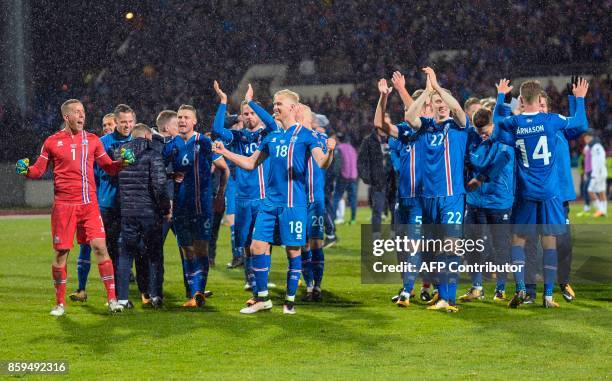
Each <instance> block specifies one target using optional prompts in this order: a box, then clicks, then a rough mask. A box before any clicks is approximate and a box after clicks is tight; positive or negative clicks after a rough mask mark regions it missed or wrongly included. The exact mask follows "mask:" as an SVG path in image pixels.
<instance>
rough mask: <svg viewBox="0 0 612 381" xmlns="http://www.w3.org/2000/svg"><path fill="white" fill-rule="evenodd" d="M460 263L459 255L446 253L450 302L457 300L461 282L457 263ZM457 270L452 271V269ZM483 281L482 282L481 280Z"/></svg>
mask: <svg viewBox="0 0 612 381" xmlns="http://www.w3.org/2000/svg"><path fill="white" fill-rule="evenodd" d="M458 264H459V256H457V255H454V254H447V255H446V271H447V273H448V276H447V277H448V278H447V279H448V280H447V281H448V286H447V292H446V293H447V295H446V296H447V298H448V299H446V300H447V301H448V302H449V303H453V304H454V303H456V302H457V283H459V273H458V272H457V265H458ZM451 268H452V269H453V270H455V271H451V270H450V269H451ZM481 283H482V282H481Z"/></svg>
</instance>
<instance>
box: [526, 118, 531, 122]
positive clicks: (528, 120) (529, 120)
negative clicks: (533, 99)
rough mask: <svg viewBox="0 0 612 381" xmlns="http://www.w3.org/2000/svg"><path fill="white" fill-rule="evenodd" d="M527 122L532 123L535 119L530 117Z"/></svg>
mask: <svg viewBox="0 0 612 381" xmlns="http://www.w3.org/2000/svg"><path fill="white" fill-rule="evenodd" d="M525 122H527V123H531V122H533V119H531V118H529V119H527V120H525Z"/></svg>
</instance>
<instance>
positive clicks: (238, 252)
mask: <svg viewBox="0 0 612 381" xmlns="http://www.w3.org/2000/svg"><path fill="white" fill-rule="evenodd" d="M235 226H236V225H232V226H230V235H231V238H230V242H231V243H232V257H233V258H240V257H242V256H243V255H244V249H243V248H242V247H236V241H235V239H236V238H235V237H236V233H235V231H234V227H235Z"/></svg>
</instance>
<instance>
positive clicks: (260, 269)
mask: <svg viewBox="0 0 612 381" xmlns="http://www.w3.org/2000/svg"><path fill="white" fill-rule="evenodd" d="M252 258H253V259H252V263H253V273H254V275H255V283H256V285H257V296H258V297H260V298H265V297H267V296H268V274H269V272H270V263H271V262H272V261H271V259H270V256H269V255H266V254H256V255H254V256H253V257H252ZM298 258H299V257H298ZM300 260H301V258H300Z"/></svg>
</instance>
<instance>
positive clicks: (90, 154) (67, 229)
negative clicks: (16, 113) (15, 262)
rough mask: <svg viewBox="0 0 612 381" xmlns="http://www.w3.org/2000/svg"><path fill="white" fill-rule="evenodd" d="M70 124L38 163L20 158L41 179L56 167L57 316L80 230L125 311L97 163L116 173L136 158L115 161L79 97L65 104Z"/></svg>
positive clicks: (24, 171)
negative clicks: (90, 127) (88, 127)
mask: <svg viewBox="0 0 612 381" xmlns="http://www.w3.org/2000/svg"><path fill="white" fill-rule="evenodd" d="M61 113H62V118H63V119H64V128H63V129H62V130H61V131H59V132H57V133H55V134H53V135H51V136H50V137H48V138H47V140H45V142H44V144H43V148H42V151H41V153H40V156H39V157H38V159H37V160H36V163H35V164H34V165H32V166H30V165H29V160H28V159H21V160H19V161H18V162H17V165H16V171H17V174H20V175H25V176H26V177H28V178H30V179H38V178H40V177H42V175H43V174H44V173H45V172H46V170H47V166H48V165H49V164H51V166H52V168H53V186H54V202H53V209H52V212H51V235H52V237H53V248H54V249H55V259H54V261H53V264H52V266H51V269H52V274H53V282H54V284H55V298H56V301H57V305H56V306H55V307H54V308H53V310H51V315H53V316H62V315H64V304H65V296H66V260H67V258H68V253H69V252H70V249H72V246H73V240H74V234H75V232H76V234H77V241H78V243H89V244H90V245H91V248H92V249H93V251H94V253H95V255H96V257H97V259H98V269H99V271H100V277H101V278H102V282H103V283H104V287H105V288H106V292H107V296H108V309H109V310H110V311H111V312H119V311H121V310H122V309H123V307H122V306H121V305H120V304H119V303H118V302H117V299H116V297H115V278H114V274H113V264H112V262H111V259H110V257H109V255H108V251H107V249H106V241H105V238H106V236H105V233H104V226H103V224H102V217H101V216H100V210H99V208H98V200H97V198H96V183H95V181H94V170H93V163H94V161H95V162H96V163H98V165H99V166H100V167H101V168H102V169H104V171H106V172H108V173H109V174H111V175H115V174H117V173H118V172H119V171H120V170H121V168H122V167H123V166H125V165H129V164H131V163H133V162H134V160H135V158H134V154H133V153H132V152H131V151H129V150H123V151H122V152H121V159H120V160H118V161H112V160H111V159H110V158H109V157H108V155H107V154H106V151H105V150H104V147H103V146H102V143H101V142H100V140H99V139H98V137H97V136H96V135H94V134H91V133H89V132H86V131H84V130H83V126H84V125H85V109H84V108H83V104H82V103H81V102H80V101H79V100H77V99H70V100H67V101H66V102H64V103H63V104H62V107H61Z"/></svg>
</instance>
